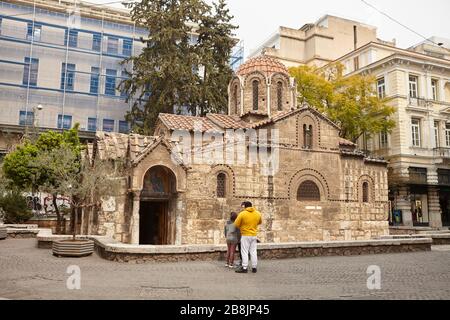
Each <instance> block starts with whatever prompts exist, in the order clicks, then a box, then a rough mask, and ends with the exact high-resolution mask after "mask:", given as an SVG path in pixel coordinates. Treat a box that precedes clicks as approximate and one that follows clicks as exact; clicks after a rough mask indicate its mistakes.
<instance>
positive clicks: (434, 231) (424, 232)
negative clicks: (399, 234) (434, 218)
mask: <svg viewBox="0 0 450 320" xmlns="http://www.w3.org/2000/svg"><path fill="white" fill-rule="evenodd" d="M417 233H418V234H445V233H448V234H450V230H448V229H447V230H445V229H444V230H432V231H428V230H427V231H418V232H417Z"/></svg>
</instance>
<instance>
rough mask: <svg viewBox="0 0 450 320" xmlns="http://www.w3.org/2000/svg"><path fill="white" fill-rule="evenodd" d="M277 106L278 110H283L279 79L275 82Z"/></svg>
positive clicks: (281, 87) (281, 85) (281, 84)
mask: <svg viewBox="0 0 450 320" xmlns="http://www.w3.org/2000/svg"><path fill="white" fill-rule="evenodd" d="M277 106H278V111H281V110H283V83H282V82H281V81H279V82H278V83H277Z"/></svg>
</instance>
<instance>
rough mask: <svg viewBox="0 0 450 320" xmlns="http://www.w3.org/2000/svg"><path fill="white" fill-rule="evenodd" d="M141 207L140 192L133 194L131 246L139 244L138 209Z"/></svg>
mask: <svg viewBox="0 0 450 320" xmlns="http://www.w3.org/2000/svg"><path fill="white" fill-rule="evenodd" d="M140 207H141V191H140V190H139V191H134V192H133V211H132V212H133V213H132V216H131V225H130V228H131V230H130V231H131V244H139V209H140Z"/></svg>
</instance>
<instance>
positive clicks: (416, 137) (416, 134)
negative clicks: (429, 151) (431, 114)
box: [411, 119, 420, 147]
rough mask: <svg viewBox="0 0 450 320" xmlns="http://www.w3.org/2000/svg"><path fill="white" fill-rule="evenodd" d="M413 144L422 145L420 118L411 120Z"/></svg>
mask: <svg viewBox="0 0 450 320" xmlns="http://www.w3.org/2000/svg"><path fill="white" fill-rule="evenodd" d="M411 132H412V145H413V147H420V119H412V120H411Z"/></svg>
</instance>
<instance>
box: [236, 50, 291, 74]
mask: <svg viewBox="0 0 450 320" xmlns="http://www.w3.org/2000/svg"><path fill="white" fill-rule="evenodd" d="M254 71H260V72H262V73H264V74H266V75H269V74H273V73H278V72H279V73H284V74H288V73H289V71H288V69H287V68H286V66H285V65H284V64H283V63H281V62H280V61H278V60H276V59H274V58H271V57H268V56H264V55H263V56H259V57H256V58H252V59H250V60H248V61H247V62H246V63H244V64H243V65H241V66H240V67H239V69H238V70H237V72H236V74H237V75H239V76H245V75H247V74H249V73H252V72H254Z"/></svg>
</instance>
